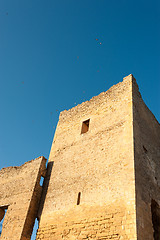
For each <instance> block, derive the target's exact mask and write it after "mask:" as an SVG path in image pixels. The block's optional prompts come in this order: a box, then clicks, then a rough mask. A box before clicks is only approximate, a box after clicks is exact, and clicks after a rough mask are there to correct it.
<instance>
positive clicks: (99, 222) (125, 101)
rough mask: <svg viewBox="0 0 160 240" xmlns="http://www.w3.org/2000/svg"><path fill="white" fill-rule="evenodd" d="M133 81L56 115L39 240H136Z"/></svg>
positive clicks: (122, 83)
mask: <svg viewBox="0 0 160 240" xmlns="http://www.w3.org/2000/svg"><path fill="white" fill-rule="evenodd" d="M132 80H133V77H132V75H129V76H128V77H126V78H125V79H124V80H123V82H121V83H119V84H117V85H115V86H113V87H112V88H110V89H109V90H108V91H107V92H103V93H101V94H100V95H98V96H96V97H94V98H92V99H91V100H90V101H87V102H84V103H82V104H80V105H78V106H76V107H74V108H72V109H70V110H68V111H64V112H62V113H61V114H60V118H59V123H58V126H57V129H56V133H55V137H54V140H53V144H52V149H51V153H50V158H49V162H50V163H53V162H54V165H53V169H52V173H51V177H50V183H49V187H48V191H47V196H46V200H45V204H44V208H43V212H42V216H41V220H40V227H39V230H38V234H37V240H39V239H45V240H47V239H53V240H60V239H63V240H64V239H70V240H72V239H73V240H74V239H77V240H80V239H114V240H118V239H124V240H127V239H129V240H135V239H137V237H136V212H135V175H134V151H133V149H134V148H133V145H134V144H133V115H132V113H133V112H132ZM87 119H90V121H89V131H87V132H86V133H83V134H81V128H82V122H83V121H85V120H87ZM78 198H79V199H78ZM77 201H78V202H77ZM77 204H78V205H77Z"/></svg>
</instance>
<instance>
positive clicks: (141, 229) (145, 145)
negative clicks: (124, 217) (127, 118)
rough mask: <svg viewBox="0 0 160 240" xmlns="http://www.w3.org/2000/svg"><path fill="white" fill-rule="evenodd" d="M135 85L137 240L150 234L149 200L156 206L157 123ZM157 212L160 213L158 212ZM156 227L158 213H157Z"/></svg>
mask: <svg viewBox="0 0 160 240" xmlns="http://www.w3.org/2000/svg"><path fill="white" fill-rule="evenodd" d="M137 89H138V86H137V85H136V84H134V88H133V96H134V98H133V106H134V108H133V121H134V155H135V173H136V182H135V185H136V209H137V228H138V240H144V239H145V240H152V239H154V240H157V239H159V236H160V230H158V232H159V233H158V235H159V236H158V238H156V236H154V237H155V238H153V233H154V229H153V221H152V213H151V202H152V199H153V200H155V201H156V202H157V203H158V205H159V206H160V174H159V172H160V125H159V123H158V122H157V120H156V119H155V117H154V115H153V114H152V113H151V112H150V110H149V109H148V108H147V106H146V105H145V104H144V102H143V100H142V98H141V95H140V93H139V92H138V90H137ZM159 215H160V214H159ZM157 218H158V219H157V221H158V222H157V224H158V226H157V227H158V228H160V216H159V217H158V216H157Z"/></svg>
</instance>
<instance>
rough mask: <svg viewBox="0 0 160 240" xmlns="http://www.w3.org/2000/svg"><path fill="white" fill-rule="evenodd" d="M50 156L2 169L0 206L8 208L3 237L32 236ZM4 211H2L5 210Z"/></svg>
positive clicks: (18, 239)
mask: <svg viewBox="0 0 160 240" xmlns="http://www.w3.org/2000/svg"><path fill="white" fill-rule="evenodd" d="M45 163H46V159H45V158H43V157H40V158H37V159H35V160H32V161H30V162H27V163H25V164H23V165H22V166H20V167H8V168H3V169H1V171H0V209H1V210H2V211H3V209H5V208H8V210H7V212H6V215H5V218H4V222H3V228H2V234H1V237H0V239H1V240H4V239H10V240H20V239H21V240H29V239H30V237H31V233H32V228H33V225H34V221H35V218H36V217H37V211H38V207H39V200H40V197H41V190H42V187H41V186H40V184H39V182H40V178H41V176H44V175H45V169H46V167H45ZM2 211H1V212H2Z"/></svg>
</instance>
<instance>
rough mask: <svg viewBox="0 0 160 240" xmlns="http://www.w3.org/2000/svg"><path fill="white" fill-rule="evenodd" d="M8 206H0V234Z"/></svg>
mask: <svg viewBox="0 0 160 240" xmlns="http://www.w3.org/2000/svg"><path fill="white" fill-rule="evenodd" d="M7 209H8V206H3V207H0V236H1V233H2V227H3V221H4V218H5V215H6V212H7Z"/></svg>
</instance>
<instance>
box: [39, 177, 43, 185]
mask: <svg viewBox="0 0 160 240" xmlns="http://www.w3.org/2000/svg"><path fill="white" fill-rule="evenodd" d="M43 182H44V177H42V176H41V179H40V182H39V184H40V186H41V187H42V186H43Z"/></svg>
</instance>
